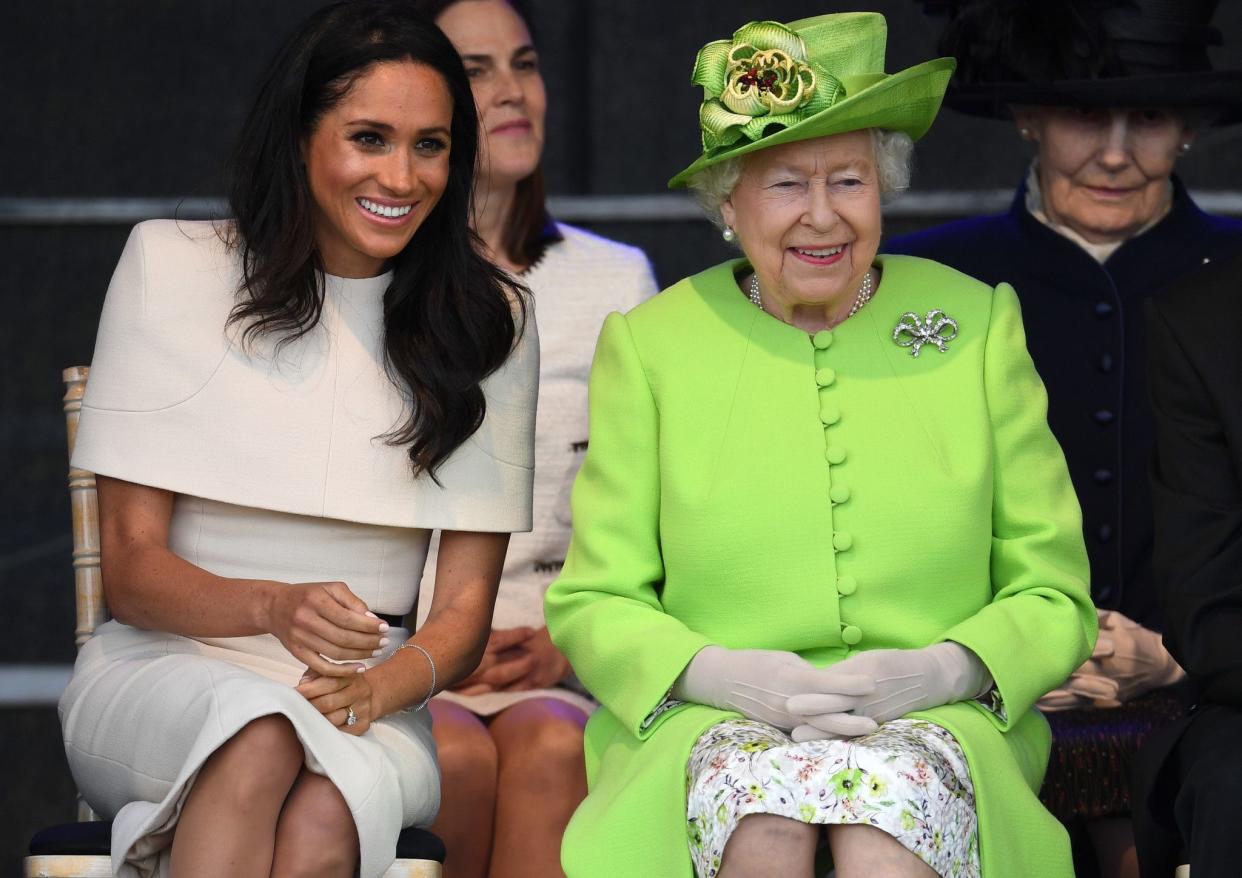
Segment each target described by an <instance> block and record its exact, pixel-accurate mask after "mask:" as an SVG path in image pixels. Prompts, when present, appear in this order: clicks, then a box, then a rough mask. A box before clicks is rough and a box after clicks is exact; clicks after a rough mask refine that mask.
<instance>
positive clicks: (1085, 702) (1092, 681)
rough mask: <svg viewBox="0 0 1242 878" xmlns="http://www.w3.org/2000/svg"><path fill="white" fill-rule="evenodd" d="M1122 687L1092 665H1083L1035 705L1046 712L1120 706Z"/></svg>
mask: <svg viewBox="0 0 1242 878" xmlns="http://www.w3.org/2000/svg"><path fill="white" fill-rule="evenodd" d="M1119 690H1120V687H1119V686H1118V685H1117V681H1116V680H1110V679H1109V678H1108V677H1101V676H1100V675H1099V674H1098V673H1097V672H1096V671H1095V669H1094V668H1093V666H1092V665H1091V662H1087V664H1085V665H1083V666H1082V667H1081V668H1079V669H1078V670H1077V671H1075V672H1074V673H1073V674H1070V678H1069V679H1068V680H1066V681H1065V682H1064V683H1062V684H1061V686H1060V687H1058V688H1056V689H1053V690H1052V691H1051V692H1049V693H1048V694H1047V695H1045V696H1044V697H1043V698H1041V699H1039V701H1037V702H1035V706H1036V707H1038V708H1039V709H1040V710H1042V711H1044V712H1048V711H1055V710H1081V709H1082V708H1084V707H1120V706H1121V702H1120V701H1119V700H1117V693H1118V691H1119Z"/></svg>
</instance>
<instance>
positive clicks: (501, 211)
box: [418, 0, 656, 878]
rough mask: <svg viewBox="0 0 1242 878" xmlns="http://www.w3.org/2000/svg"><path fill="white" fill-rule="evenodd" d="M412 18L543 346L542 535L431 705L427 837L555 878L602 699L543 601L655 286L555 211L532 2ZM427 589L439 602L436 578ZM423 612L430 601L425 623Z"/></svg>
mask: <svg viewBox="0 0 1242 878" xmlns="http://www.w3.org/2000/svg"><path fill="white" fill-rule="evenodd" d="M418 6H419V9H420V10H421V11H423V12H424V13H426V14H427V15H428V16H429V17H431V18H433V19H434V20H435V23H436V25H437V26H438V27H439V28H440V29H441V30H443V31H444V33H445V34H446V35H447V36H448V38H449V39H450V40H451V41H452V43H453V45H454V46H455V47H456V48H457V50H458V51H459V52H460V53H461V56H462V61H463V62H464V64H465V67H466V74H467V75H468V76H469V77H470V85H471V88H472V89H473V92H474V100H475V103H476V104H477V106H478V108H479V125H480V151H481V158H482V161H481V170H480V173H479V175H478V178H477V179H476V181H475V191H474V215H473V226H474V229H475V231H476V232H477V233H478V234H479V236H480V238H482V240H483V242H484V244H486V246H487V252H488V255H489V256H490V257H491V258H492V260H493V261H494V262H495V263H496V264H498V265H500V266H502V267H503V268H505V269H506V270H507V271H509V272H510V273H511V274H513V275H514V276H516V277H519V278H521V280H522V282H523V283H524V284H526V286H527V287H528V288H529V289H530V292H531V298H532V300H533V301H534V305H535V312H536V316H537V320H538V323H539V345H540V358H539V362H540V366H539V372H540V379H539V405H538V409H539V416H538V425H537V429H536V431H535V461H536V466H535V472H536V478H535V487H534V516H533V529H532V530H531V532H530V533H527V534H522V535H521V536H519V537H516V538H515V539H514V540H513V541H511V542H510V544H509V552H508V554H506V556H505V565H504V573H503V574H502V576H501V584H500V591H499V593H498V595H497V598H496V612H495V616H494V618H493V622H492V632H491V636H490V637H489V639H488V645H487V649H486V651H485V652H484V656H483V661H482V663H481V664H480V666H479V668H478V669H477V670H476V672H475V673H474V674H472V675H471V676H470V677H469V678H468V679H466V680H463V681H461V682H460V683H459V684H457V685H456V686H454V687H452V688H450V689H449V690H446V691H445V692H442V693H441V694H440V695H438V696H436V698H435V699H434V700H433V701H432V702H431V705H430V710H431V716H432V720H433V731H434V733H435V738H436V746H437V749H438V752H439V756H440V764H441V769H442V771H443V774H444V786H445V795H444V800H443V802H442V804H441V808H440V815H439V817H438V818H437V819H436V822H435V825H434V826H433V829H434V831H435V832H436V833H437V834H438V835H439V836H440V837H441V838H443V839H444V841H445V844H446V845H447V846H448V850H449V856H448V860H447V861H446V863H445V871H446V873H447V876H448V878H483V876H487V875H490V876H492V878H522V876H538V878H548V876H554V875H557V874H559V872H560V855H559V854H560V845H561V835H562V833H563V831H564V828H565V824H566V823H567V822H568V820H569V816H570V814H572V813H573V810H574V808H576V807H577V805H578V803H579V802H580V801H582V797H583V796H584V795H586V769H585V765H584V760H583V756H582V729H583V727H584V726H585V725H586V721H587V715H588V714H589V713H590V712H591V711H592V710H593V709H594V707H595V703H594V701H593V700H592V699H591V698H589V697H588V696H586V695H585V694H583V691H582V689H581V687H580V686H578V685H577V681H576V679H575V678H574V677H573V674H572V673H571V670H570V667H569V662H568V661H566V659H565V657H564V656H563V655H561V653H560V652H559V651H558V650H557V648H556V647H555V646H554V645H553V644H552V640H551V638H549V637H548V630H547V628H546V627H545V625H544V621H543V594H544V591H545V590H546V589H547V587H548V585H549V584H550V583H551V582H552V580H553V579H555V578H556V575H557V573H559V572H560V569H561V565H562V564H563V563H564V560H565V551H566V549H567V548H568V547H569V530H570V528H569V489H570V485H571V484H572V482H573V478H574V475H575V474H576V473H577V471H578V466H579V465H580V464H581V462H582V458H583V456H584V454H585V452H586V446H587V417H586V414H587V413H586V382H587V373H588V372H589V370H590V365H591V356H592V354H593V353H594V350H595V339H596V337H597V336H598V335H599V330H600V327H601V326H602V325H603V322H604V318H605V317H606V316H607V315H608V313H609V312H611V311H628V310H629V309H630V308H633V307H634V306H635V305H637V304H639V303H640V302H642V301H643V300H644V299H647V298H649V297H651V296H652V295H654V294H655V292H656V283H655V278H654V277H653V276H652V273H651V266H650V264H649V263H648V261H647V258H646V256H645V255H644V254H643V253H642V252H641V251H640V250H637V249H635V248H633V247H628V246H626V245H624V244H619V243H617V242H615V241H609V240H606V239H604V238H600V237H598V236H596V235H593V234H591V233H590V232H586V231H584V230H582V229H577V228H573V227H572V226H568V225H565V224H562V223H557V222H554V221H553V220H552V219H551V218H550V217H549V215H548V211H547V207H546V205H545V197H544V183H543V170H542V167H541V162H540V160H541V154H542V152H543V142H544V119H545V114H546V109H547V96H546V93H545V90H544V82H543V76H542V74H541V72H540V60H539V54H538V51H537V50H536V47H535V45H534V41H533V40H532V37H531V33H530V21H529V17H528V15H527V13H526V11H525V10H524V9H523V8H522V6H523V5H522V4H521V3H513V2H510V0H419V3H418ZM536 24H537V22H536ZM436 545H437V544H436V542H435V541H433V542H432V551H431V555H430V556H429V557H431V558H434V557H435V556H436ZM431 566H432V565H430V564H429V565H428V569H429V570H430V569H431ZM423 588H424V589H425V590H426V591H425V592H424V596H425V595H426V593H427V592H430V591H431V588H432V582H431V575H430V573H429V574H428V575H426V576H425V577H424V583H423ZM427 607H428V603H427V601H426V600H423V601H421V602H420V613H419V615H420V617H421V616H423V615H425V613H426V611H427Z"/></svg>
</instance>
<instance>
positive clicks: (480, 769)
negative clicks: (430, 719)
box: [434, 721, 499, 787]
mask: <svg viewBox="0 0 1242 878" xmlns="http://www.w3.org/2000/svg"><path fill="white" fill-rule="evenodd" d="M434 731H435V738H436V756H437V759H438V761H439V763H440V773H441V775H443V778H444V785H445V787H453V786H461V785H463V784H464V785H468V786H471V787H484V786H493V785H495V783H496V771H497V766H498V764H499V755H498V754H497V752H496V744H495V743H494V742H493V741H492V736H491V735H490V734H488V731H487V728H486V727H485V726H483V724H482V723H479V722H477V721H476V722H475V724H474V725H473V726H461V725H454V726H453V727H452V728H445V727H443V726H440V725H437V726H435V727H434Z"/></svg>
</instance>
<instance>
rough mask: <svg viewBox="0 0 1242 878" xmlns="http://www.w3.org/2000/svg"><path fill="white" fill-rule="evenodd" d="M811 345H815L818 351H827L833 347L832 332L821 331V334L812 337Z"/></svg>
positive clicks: (827, 330) (828, 330)
mask: <svg viewBox="0 0 1242 878" xmlns="http://www.w3.org/2000/svg"><path fill="white" fill-rule="evenodd" d="M811 344H813V345H815V347H816V349H818V350H821V351H823V350H827V349H828V348H830V347H832V330H831V329H821V330H820V331H819V332H817V333H815V334H814V335H813V336H811Z"/></svg>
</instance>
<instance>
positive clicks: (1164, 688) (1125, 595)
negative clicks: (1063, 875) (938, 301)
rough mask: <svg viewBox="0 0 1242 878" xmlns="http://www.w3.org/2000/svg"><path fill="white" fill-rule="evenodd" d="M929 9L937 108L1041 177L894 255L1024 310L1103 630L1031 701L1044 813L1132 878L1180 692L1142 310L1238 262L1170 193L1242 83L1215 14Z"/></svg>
mask: <svg viewBox="0 0 1242 878" xmlns="http://www.w3.org/2000/svg"><path fill="white" fill-rule="evenodd" d="M938 5H939V6H942V7H943V6H946V5H947V6H949V7H952V11H951V17H950V20H949V25H948V27H947V28H946V31H945V33H944V36H943V37H942V40H941V45H940V48H941V50H942V51H943V52H945V53H947V54H953V55H955V56H956V57H957V58H958V62H959V66H958V71H957V75H956V76H955V78H954V81H953V83H952V84H951V85H950V88H949V91H948V94H947V95H946V98H945V101H946V103H947V104H948V105H950V106H952V107H954V108H956V109H958V110H962V111H964V112H968V113H972V114H977V115H984V116H993V117H1001V118H1003V117H1009V116H1012V118H1013V120H1014V121H1015V122H1016V127H1017V131H1018V134H1019V136H1020V137H1021V138H1022V139H1023V140H1025V141H1027V142H1029V143H1031V144H1033V145H1034V148H1035V158H1034V160H1033V161H1032V162H1031V165H1030V168H1029V170H1028V172H1027V176H1026V180H1025V182H1024V183H1023V184H1022V185H1021V186H1020V187H1019V189H1018V192H1017V196H1016V197H1015V199H1014V201H1013V205H1012V207H1011V208H1010V210H1009V212H1008V213H1006V214H1002V215H999V216H989V217H977V218H972V219H967V220H963V221H960V222H956V223H951V224H949V225H946V226H942V227H940V228H936V229H932V230H930V231H926V232H922V233H919V234H915V235H910V236H907V237H903V238H897V239H895V240H893V241H890V242H889V244H888V249H889V250H890V251H892V252H894V253H907V254H911V255H914V256H924V257H927V258H930V259H935V260H937V261H940V262H943V263H946V264H947V265H951V266H953V267H954V268H957V269H960V270H961V271H964V272H966V273H967V274H970V275H973V276H974V277H977V278H979V279H980V280H982V281H984V282H986V283H996V282H997V281H1000V280H1008V281H1010V282H1012V283H1013V285H1014V288H1015V289H1016V290H1017V292H1018V295H1019V296H1020V298H1021V301H1022V313H1023V318H1024V320H1025V322H1026V327H1027V343H1028V345H1029V347H1030V351H1031V356H1032V357H1033V358H1034V360H1035V365H1036V368H1037V369H1038V370H1039V373H1040V376H1041V377H1042V378H1043V380H1044V382H1045V384H1046V385H1047V388H1048V420H1049V423H1050V425H1051V427H1052V430H1053V432H1054V433H1055V434H1056V436H1057V439H1058V440H1059V441H1060V443H1061V445H1062V447H1063V448H1064V449H1065V455H1066V458H1067V460H1068V462H1069V468H1070V474H1071V476H1072V477H1073V480H1074V486H1075V489H1076V490H1077V493H1078V497H1079V499H1080V501H1081V503H1082V508H1083V519H1084V521H1083V523H1084V528H1085V537H1086V542H1087V548H1088V552H1089V554H1090V557H1091V586H1092V596H1093V598H1094V600H1095V604H1096V606H1097V608H1098V612H1099V617H1100V639H1099V642H1098V643H1097V645H1096V649H1095V653H1094V655H1093V656H1092V657H1091V659H1090V660H1088V661H1087V663H1086V664H1084V665H1083V666H1082V667H1081V668H1079V669H1078V670H1077V671H1076V672H1075V673H1074V674H1073V675H1071V676H1070V678H1069V679H1068V680H1067V681H1066V682H1065V683H1064V684H1063V686H1062V687H1061V688H1059V689H1058V690H1057V691H1056V692H1053V693H1051V694H1050V695H1048V696H1047V697H1045V698H1044V699H1041V701H1040V707H1041V709H1043V710H1045V711H1046V712H1048V718H1049V721H1050V722H1051V724H1052V729H1053V741H1054V743H1053V751H1052V758H1051V760H1050V762H1049V768H1048V777H1047V779H1046V780H1045V784H1044V789H1043V793H1042V795H1043V797H1044V800H1045V802H1046V803H1047V804H1048V806H1049V808H1050V809H1051V810H1052V811H1053V813H1055V814H1056V815H1057V816H1058V817H1060V818H1061V819H1062V820H1063V821H1064V822H1065V823H1066V824H1067V825H1069V826H1071V827H1075V828H1083V827H1085V828H1086V829H1087V830H1088V831H1089V834H1090V836H1091V837H1092V839H1093V841H1094V847H1095V848H1096V851H1097V856H1098V859H1099V862H1100V867H1101V869H1102V871H1103V873H1104V874H1105V875H1127V874H1129V875H1133V874H1135V868H1136V865H1135V855H1134V841H1133V836H1132V833H1131V830H1130V826H1129V811H1130V792H1129V780H1128V775H1129V768H1130V764H1131V762H1132V760H1133V757H1134V753H1135V751H1136V749H1137V747H1138V745H1139V744H1140V743H1141V741H1142V740H1143V738H1144V737H1145V736H1146V735H1147V734H1148V733H1149V732H1150V731H1151V730H1152V729H1154V728H1156V727H1158V726H1160V725H1161V724H1163V723H1167V722H1168V721H1170V720H1171V719H1172V718H1173V717H1175V716H1177V715H1178V713H1179V712H1180V708H1179V706H1178V702H1177V699H1176V698H1175V697H1174V696H1173V695H1172V694H1171V693H1170V691H1169V689H1168V687H1169V686H1170V685H1171V684H1174V683H1176V682H1177V681H1178V680H1180V679H1181V678H1182V671H1181V668H1180V667H1178V665H1177V662H1176V661H1174V659H1173V657H1172V656H1170V654H1169V652H1168V651H1167V650H1166V649H1165V647H1164V645H1163V644H1162V642H1161V638H1160V633H1159V632H1160V631H1161V630H1162V629H1163V628H1164V623H1163V621H1162V619H1161V614H1160V610H1159V607H1158V605H1157V601H1156V594H1155V590H1154V588H1153V585H1152V568H1151V559H1152V540H1153V535H1152V507H1151V493H1150V489H1149V486H1148V467H1149V464H1150V460H1151V455H1152V443H1153V428H1152V418H1151V411H1150V407H1149V405H1148V401H1147V391H1146V384H1145V380H1144V347H1145V345H1144V334H1145V333H1144V323H1145V318H1144V310H1143V303H1144V302H1145V301H1146V300H1147V299H1148V298H1149V297H1150V296H1151V295H1152V294H1153V293H1154V292H1155V291H1156V290H1158V289H1160V288H1161V287H1163V286H1165V285H1167V284H1169V283H1171V282H1173V281H1175V280H1176V279H1178V278H1184V277H1187V276H1189V275H1190V274H1192V273H1193V272H1195V271H1197V270H1198V269H1199V267H1200V266H1201V265H1203V264H1205V263H1209V262H1215V261H1218V260H1219V259H1220V258H1221V257H1223V256H1225V255H1226V254H1228V253H1231V252H1235V251H1237V250H1238V249H1239V248H1240V247H1242V223H1239V222H1237V221H1236V220H1230V219H1225V218H1222V217H1216V216H1210V215H1208V214H1206V213H1204V212H1203V211H1201V210H1200V209H1199V208H1198V207H1197V206H1196V205H1195V203H1194V202H1193V201H1192V200H1191V198H1190V196H1189V195H1188V194H1187V192H1186V188H1185V186H1184V185H1183V184H1182V183H1181V181H1180V180H1179V179H1178V178H1177V177H1176V176H1175V175H1174V173H1173V171H1174V167H1175V165H1176V163H1177V160H1178V158H1179V157H1180V156H1182V155H1184V154H1185V153H1186V152H1188V151H1189V150H1190V149H1191V148H1192V145H1193V143H1194V139H1195V135H1196V134H1197V133H1198V131H1199V130H1200V129H1202V128H1204V127H1206V126H1210V125H1213V124H1216V125H1219V124H1225V123H1228V122H1232V121H1238V120H1239V119H1240V118H1242V116H1239V112H1240V111H1242V71H1227V72H1220V71H1213V70H1212V69H1211V64H1210V61H1209V58H1208V55H1207V46H1208V45H1210V44H1212V43H1214V42H1219V40H1220V34H1219V32H1217V31H1216V30H1215V29H1213V28H1212V27H1210V21H1211V17H1212V13H1213V11H1214V9H1215V7H1216V2H1215V0H1195V2H1179V3H1168V2H1158V0H1142V2H1136V3H1118V2H1111V0H1094V2H1085V3H1084V2H1079V3H1053V4H1050V3H1047V2H1038V3H1037V2H1032V0H1021V2H1015V0H1009V2H1001V3H997V2H965V0H963V2H954V3H949V4H945V3H940V4H938ZM1153 690H1156V691H1153ZM1149 693H1150V694H1149ZM1100 708H1109V709H1107V710H1102V709H1100Z"/></svg>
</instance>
